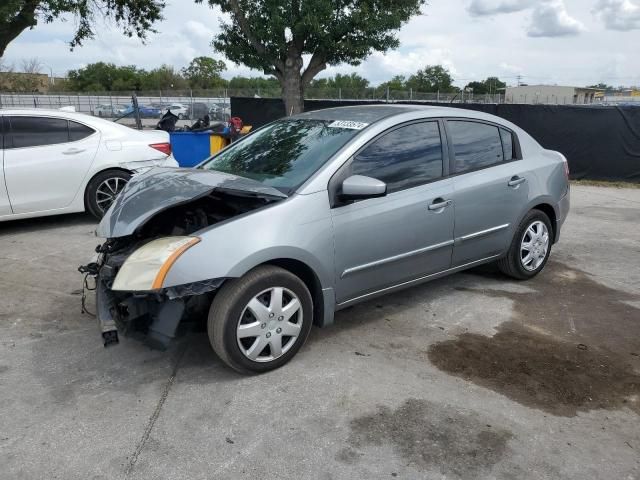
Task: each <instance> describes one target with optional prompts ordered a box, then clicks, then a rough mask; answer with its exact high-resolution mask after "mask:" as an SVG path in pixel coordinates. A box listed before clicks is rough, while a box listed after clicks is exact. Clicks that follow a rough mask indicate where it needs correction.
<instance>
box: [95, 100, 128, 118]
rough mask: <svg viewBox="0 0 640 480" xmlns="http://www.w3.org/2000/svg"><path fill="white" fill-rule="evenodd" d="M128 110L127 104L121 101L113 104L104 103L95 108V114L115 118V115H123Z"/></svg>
mask: <svg viewBox="0 0 640 480" xmlns="http://www.w3.org/2000/svg"><path fill="white" fill-rule="evenodd" d="M126 111H127V106H126V105H123V104H120V103H118V104H113V105H111V104H102V105H98V106H97V107H96V108H94V110H93V114H94V115H96V116H98V117H109V118H114V117H121V116H122V115H124V114H125V113H126Z"/></svg>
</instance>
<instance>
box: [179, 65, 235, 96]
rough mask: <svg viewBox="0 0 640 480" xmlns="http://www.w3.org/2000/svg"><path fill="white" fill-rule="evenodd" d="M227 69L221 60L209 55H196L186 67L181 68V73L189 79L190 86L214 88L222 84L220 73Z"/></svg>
mask: <svg viewBox="0 0 640 480" xmlns="http://www.w3.org/2000/svg"><path fill="white" fill-rule="evenodd" d="M226 69H227V66H226V65H225V63H224V62H223V61H222V60H215V59H213V58H211V57H196V58H194V59H193V60H191V63H190V64H189V66H188V67H186V68H183V69H182V73H183V75H184V76H185V77H186V78H187V80H189V85H190V86H191V88H200V89H206V88H215V87H220V86H223V85H224V83H225V82H224V80H222V77H221V76H220V74H221V73H222V72H224V71H225V70H226Z"/></svg>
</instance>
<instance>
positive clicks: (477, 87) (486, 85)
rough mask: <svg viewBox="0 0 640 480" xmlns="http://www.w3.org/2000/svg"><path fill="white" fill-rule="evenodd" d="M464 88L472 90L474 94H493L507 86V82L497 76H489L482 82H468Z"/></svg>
mask: <svg viewBox="0 0 640 480" xmlns="http://www.w3.org/2000/svg"><path fill="white" fill-rule="evenodd" d="M464 88H465V89H466V90H471V91H473V93H474V95H485V94H490V95H495V94H497V93H500V92H503V91H504V89H505V88H507V84H506V82H503V81H502V80H500V79H499V78H498V77H489V78H487V79H486V80H484V81H482V82H470V83H468V84H467V86H466V87H464Z"/></svg>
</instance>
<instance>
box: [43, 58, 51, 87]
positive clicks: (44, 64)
mask: <svg viewBox="0 0 640 480" xmlns="http://www.w3.org/2000/svg"><path fill="white" fill-rule="evenodd" d="M42 65H43V66H45V67H47V68H48V69H49V73H50V76H49V89H51V87H52V86H53V68H51V66H50V65H47V64H46V63H43V64H42Z"/></svg>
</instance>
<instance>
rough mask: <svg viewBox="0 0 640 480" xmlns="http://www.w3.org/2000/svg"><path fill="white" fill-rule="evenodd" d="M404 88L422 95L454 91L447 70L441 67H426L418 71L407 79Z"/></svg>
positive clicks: (451, 78) (451, 79)
mask: <svg viewBox="0 0 640 480" xmlns="http://www.w3.org/2000/svg"><path fill="white" fill-rule="evenodd" d="M405 87H406V88H412V89H413V90H414V91H415V92H422V93H435V92H441V93H451V92H455V91H456V88H455V87H454V86H453V77H451V74H450V73H449V70H447V69H446V68H445V67H443V66H442V65H428V66H427V67H426V68H424V69H423V70H418V71H417V72H416V73H415V74H414V75H411V76H410V77H409V80H407V83H406V85H405Z"/></svg>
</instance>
